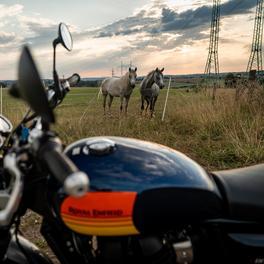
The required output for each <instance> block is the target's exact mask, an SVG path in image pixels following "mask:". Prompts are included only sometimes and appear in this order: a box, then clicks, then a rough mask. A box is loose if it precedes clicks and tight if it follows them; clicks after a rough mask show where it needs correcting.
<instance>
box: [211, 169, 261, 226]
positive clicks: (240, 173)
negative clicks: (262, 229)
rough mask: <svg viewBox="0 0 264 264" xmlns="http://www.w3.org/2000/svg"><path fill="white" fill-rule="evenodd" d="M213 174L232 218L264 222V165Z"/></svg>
mask: <svg viewBox="0 0 264 264" xmlns="http://www.w3.org/2000/svg"><path fill="white" fill-rule="evenodd" d="M212 174H213V177H214V178H215V181H216V183H217V184H218V187H219V188H220V190H221V192H222V194H223V195H224V196H225V197H226V200H227V204H228V211H229V214H230V215H229V217H230V218H232V219H236V220H246V221H258V222H263V221H264V164H260V165H256V166H251V167H247V168H243V169H233V170H227V171H217V172H213V173H212Z"/></svg>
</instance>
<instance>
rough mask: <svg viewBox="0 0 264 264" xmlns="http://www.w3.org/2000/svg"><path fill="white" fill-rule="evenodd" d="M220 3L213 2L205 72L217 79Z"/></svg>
mask: <svg viewBox="0 0 264 264" xmlns="http://www.w3.org/2000/svg"><path fill="white" fill-rule="evenodd" d="M220 2H221V1H220V0H213V11H212V21H211V32H210V44H209V53H208V58H207V62H206V66H205V71H204V74H205V75H207V76H211V74H215V77H218V75H219V60H218V42H219V25H220Z"/></svg>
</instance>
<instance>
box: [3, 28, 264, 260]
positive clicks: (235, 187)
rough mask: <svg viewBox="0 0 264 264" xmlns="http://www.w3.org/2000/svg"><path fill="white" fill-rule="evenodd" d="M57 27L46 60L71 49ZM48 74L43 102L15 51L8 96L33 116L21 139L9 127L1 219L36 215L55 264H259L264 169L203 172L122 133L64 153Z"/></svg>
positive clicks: (31, 71)
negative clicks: (9, 181) (7, 186)
mask: <svg viewBox="0 0 264 264" xmlns="http://www.w3.org/2000/svg"><path fill="white" fill-rule="evenodd" d="M63 28H64V30H60V31H59V32H60V41H58V40H56V41H54V54H55V48H56V45H57V44H58V43H61V42H63V43H64V45H65V47H66V48H70V47H72V43H71V37H70V35H69V34H70V33H69V32H68V30H67V29H66V28H65V27H63ZM66 36H67V37H66ZM54 57H55V56H54ZM54 65H55V63H54ZM53 76H54V88H53V91H54V98H56V99H54V101H53V103H52V104H51V103H50V102H49V100H48V96H47V92H46V91H45V89H44V87H43V84H42V82H41V78H40V76H39V73H38V70H37V68H36V66H35V63H34V60H33V58H32V56H31V53H30V51H29V49H28V47H25V48H24V49H23V51H22V55H21V57H20V61H19V74H18V85H17V88H16V89H17V91H16V94H18V95H19V97H20V98H21V99H23V100H24V101H26V102H27V103H28V104H29V105H30V107H31V109H32V110H33V111H34V114H33V116H34V118H35V117H36V116H37V119H36V120H35V122H33V125H31V127H30V129H29V130H28V135H27V137H21V135H22V134H23V133H22V132H21V131H23V129H18V130H16V133H14V134H13V136H12V137H11V138H12V140H10V142H11V143H10V144H11V146H9V147H8V151H7V152H6V153H5V154H4V165H3V167H4V169H5V170H6V171H7V172H8V174H10V175H14V176H15V179H16V181H14V184H13V191H12V192H11V195H10V199H9V200H13V201H14V202H13V203H12V206H11V207H12V214H11V215H10V217H9V218H8V220H9V221H6V223H10V221H11V220H10V219H11V218H12V217H14V216H16V219H19V218H20V217H21V216H23V215H24V213H25V211H26V210H27V209H30V210H32V211H34V212H36V213H38V214H39V215H41V216H42V217H43V222H42V225H41V234H42V235H43V237H44V238H45V240H46V241H47V243H48V245H49V246H50V248H51V249H52V250H53V252H54V253H55V255H56V256H57V258H58V259H59V261H60V262H61V263H62V264H69V263H89V264H90V263H99V264H100V263H102V264H106V263H136V262H139V263H165V264H171V263H184V264H185V263H263V262H264V250H263V248H264V230H263V221H264V199H263V198H264V192H263V190H262V186H264V177H263V174H264V165H263V164H261V165H257V166H252V167H248V168H244V169H237V170H230V171H220V172H206V171H205V170H204V169H203V168H202V167H201V166H200V165H198V164H197V163H196V162H194V161H193V160H191V159H190V158H188V157H187V156H185V155H184V154H182V153H180V152H177V151H176V150H173V149H170V148H168V147H165V146H161V145H158V144H154V143H150V142H145V141H141V140H136V139H130V138H120V137H93V138H85V139H81V140H78V141H76V142H74V143H72V144H71V145H69V146H67V147H66V148H65V149H64V150H63V149H62V144H61V142H60V140H59V138H58V137H57V135H56V134H55V133H54V132H52V131H51V130H50V124H51V123H54V122H55V117H54V113H53V108H54V107H55V106H56V105H57V103H59V102H61V101H62V100H63V95H65V94H64V92H62V91H63V88H62V86H61V83H60V81H59V77H58V74H57V72H56V68H55V67H54V69H53ZM25 120H26V121H27V122H28V120H31V119H30V118H29V117H27V119H24V121H23V122H22V123H23V124H22V125H23V127H24V126H25V125H26V123H27V122H25ZM21 138H23V140H21ZM21 196H22V197H21ZM9 207H10V206H9ZM18 223H19V221H18ZM0 226H4V225H3V222H0ZM22 248H23V247H22ZM24 255H25V256H26V258H27V259H28V262H29V263H30V257H28V256H27V254H24ZM33 263H34V262H33ZM43 263H45V262H43ZM46 263H48V262H46Z"/></svg>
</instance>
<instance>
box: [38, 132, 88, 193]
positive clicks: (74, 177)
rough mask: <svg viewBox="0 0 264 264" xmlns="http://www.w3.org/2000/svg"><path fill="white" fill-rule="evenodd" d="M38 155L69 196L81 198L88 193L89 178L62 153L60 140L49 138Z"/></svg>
mask: <svg viewBox="0 0 264 264" xmlns="http://www.w3.org/2000/svg"><path fill="white" fill-rule="evenodd" d="M37 155H38V158H39V159H40V161H41V162H42V163H44V165H46V167H47V168H48V171H49V172H50V173H51V174H52V175H53V176H54V177H55V178H56V179H57V180H58V181H59V182H60V183H61V184H62V185H63V187H64V190H65V192H66V193H67V194H69V195H72V196H76V197H80V196H83V195H84V194H85V193H86V192H87V191H88V186H89V179H88V176H87V175H86V174H85V173H84V172H81V171H79V170H78V168H77V167H76V166H75V164H74V163H73V162H72V161H71V160H70V159H69V158H68V157H67V156H66V155H65V154H64V153H63V152H62V146H61V142H60V141H59V139H58V138H54V137H53V138H48V139H47V140H46V142H44V143H43V142H42V144H41V145H40V148H39V151H38V153H37Z"/></svg>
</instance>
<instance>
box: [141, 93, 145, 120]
mask: <svg viewBox="0 0 264 264" xmlns="http://www.w3.org/2000/svg"><path fill="white" fill-rule="evenodd" d="M144 108H145V107H144V97H143V96H141V115H142V113H143V111H144Z"/></svg>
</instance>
